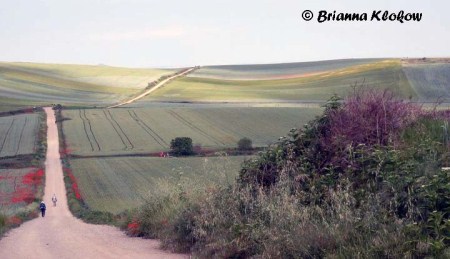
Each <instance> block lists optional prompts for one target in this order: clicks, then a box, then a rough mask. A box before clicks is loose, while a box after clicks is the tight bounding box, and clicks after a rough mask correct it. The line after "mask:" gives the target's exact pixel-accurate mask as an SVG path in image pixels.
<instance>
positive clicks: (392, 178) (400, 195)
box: [124, 90, 450, 258]
mask: <svg viewBox="0 0 450 259" xmlns="http://www.w3.org/2000/svg"><path fill="white" fill-rule="evenodd" d="M449 120H450V113H449V111H424V110H422V109H421V107H419V106H416V105H414V104H411V103H405V102H403V101H399V100H397V99H395V98H394V97H393V96H392V95H391V94H390V93H389V92H379V91H372V90H367V91H356V92H355V93H354V95H352V96H350V97H348V98H347V99H346V100H345V102H344V103H340V102H338V100H337V99H336V98H333V99H331V100H330V101H329V102H328V104H327V107H326V110H325V112H324V114H323V115H322V116H319V117H317V118H316V119H315V120H313V121H311V122H310V123H308V124H307V125H306V126H305V127H304V128H302V129H293V130H292V131H291V132H290V133H289V135H288V136H287V137H286V138H284V139H282V140H280V141H279V143H278V144H276V145H273V146H272V147H271V148H270V149H269V150H268V151H267V152H262V153H261V154H260V155H259V156H258V157H257V158H255V159H252V160H249V161H248V162H247V163H246V164H245V165H244V167H243V168H242V170H241V172H240V175H239V177H238V180H237V181H236V182H235V183H233V184H231V185H226V186H218V185H211V186H210V188H207V189H206V190H201V189H199V190H196V189H195V188H192V187H188V186H182V185H181V186H176V187H173V188H172V189H171V192H169V193H163V194H161V195H159V196H155V197H154V198H153V199H152V200H150V201H148V203H147V204H146V205H145V206H143V207H142V208H141V209H140V210H138V211H137V212H136V214H135V215H133V216H132V217H130V218H129V219H128V222H127V224H126V226H124V227H126V228H127V230H128V232H129V233H130V234H132V235H138V236H149V237H156V238H160V239H161V240H162V241H163V244H164V246H165V247H166V248H170V249H175V250H178V251H189V252H192V253H193V254H194V255H195V256H198V257H203V258H211V257H220V258H222V257H223V258H243V257H262V258H325V257H327V258H347V257H361V258H398V257H413V258H424V257H428V256H432V257H442V258H445V257H448V256H449V255H450V251H449V245H450V239H449V238H448V237H449V236H450V224H449V222H450V221H449V217H450V184H449V182H450V174H449V171H446V170H442V167H445V166H448V165H449V155H448V154H449V143H450V142H449V128H448V123H449ZM193 190H194V191H193Z"/></svg>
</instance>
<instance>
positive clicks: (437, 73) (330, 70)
mask: <svg viewBox="0 0 450 259" xmlns="http://www.w3.org/2000/svg"><path fill="white" fill-rule="evenodd" d="M449 72H450V62H449V60H448V59H425V60H419V59H405V60H401V59H349V60H329V61H318V62H304V63H287V64H266V65H236V66H207V67H202V68H200V69H199V70H197V71H195V72H194V73H192V74H190V75H189V76H188V77H185V78H181V79H179V80H175V81H173V82H171V83H170V84H168V85H166V86H165V87H164V88H162V89H160V90H158V91H157V92H155V93H154V94H152V95H150V96H148V97H147V98H146V99H145V100H142V101H141V103H142V105H145V102H147V103H148V102H152V101H171V102H177V101H205V102H242V101H244V102H297V101H300V102H307V101H308V102H314V101H316V102H321V101H324V100H327V99H328V98H329V97H330V96H331V95H332V94H334V93H336V94H338V95H341V96H346V95H348V94H349V93H350V92H351V91H352V88H351V86H353V85H355V84H358V85H361V84H364V85H365V86H369V87H375V88H383V89H390V90H392V91H393V92H395V93H396V94H397V95H399V96H400V97H402V98H404V99H411V100H414V101H420V102H436V101H437V100H438V99H439V100H441V101H446V102H450V99H449V97H450V84H449V82H450V73H449Z"/></svg>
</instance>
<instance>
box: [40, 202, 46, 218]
mask: <svg viewBox="0 0 450 259" xmlns="http://www.w3.org/2000/svg"><path fill="white" fill-rule="evenodd" d="M39 209H40V210H41V214H42V217H45V209H46V207H45V203H44V201H42V202H41V205H39Z"/></svg>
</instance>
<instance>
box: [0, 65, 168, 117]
mask: <svg viewBox="0 0 450 259" xmlns="http://www.w3.org/2000/svg"><path fill="white" fill-rule="evenodd" d="M173 72H174V70H162V69H133V68H117V67H109V66H87V65H62V64H38V63H0V103H1V105H0V109H1V110H11V109H19V108H22V107H30V106H38V105H44V104H46V105H48V104H52V103H61V104H64V105H89V106H96V105H98V106H104V105H108V104H112V103H115V102H117V101H119V100H122V99H125V98H127V97H129V96H131V95H133V94H135V93H136V92H137V91H139V90H140V89H143V88H145V87H146V86H147V83H148V82H150V81H153V80H155V79H157V78H159V77H160V76H162V75H166V74H170V73H173Z"/></svg>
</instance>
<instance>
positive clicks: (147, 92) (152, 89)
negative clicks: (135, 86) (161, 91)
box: [106, 67, 197, 108]
mask: <svg viewBox="0 0 450 259" xmlns="http://www.w3.org/2000/svg"><path fill="white" fill-rule="evenodd" d="M195 69H197V68H196V67H192V68H189V69H186V70H185V71H184V72H182V73H180V74H176V75H173V76H171V77H169V78H166V79H164V80H162V81H161V82H159V83H158V84H157V85H155V86H154V87H152V88H150V89H148V90H147V91H145V92H143V93H142V94H140V95H138V96H136V97H133V98H131V99H130V100H126V101H123V102H121V103H119V104H116V105H111V106H108V107H106V108H116V107H119V106H122V105H125V104H130V103H132V102H135V101H137V100H139V99H141V98H143V97H144V96H146V95H148V94H150V93H151V92H153V91H155V90H157V89H158V88H160V87H161V86H163V85H165V84H166V83H168V82H169V81H170V80H173V79H175V78H177V77H181V76H184V75H187V74H189V73H191V72H192V71H194V70H195Z"/></svg>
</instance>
